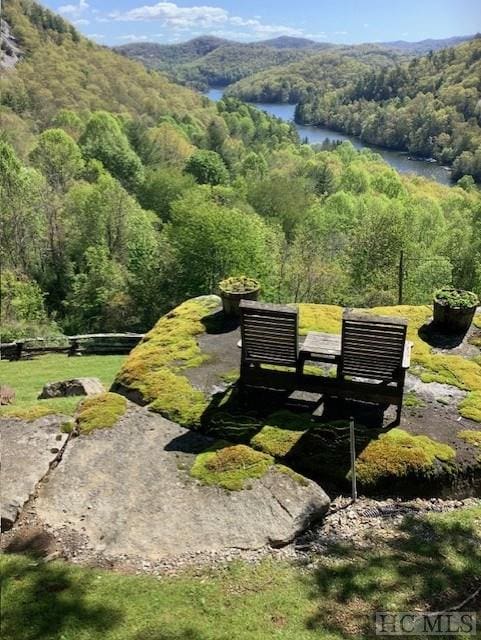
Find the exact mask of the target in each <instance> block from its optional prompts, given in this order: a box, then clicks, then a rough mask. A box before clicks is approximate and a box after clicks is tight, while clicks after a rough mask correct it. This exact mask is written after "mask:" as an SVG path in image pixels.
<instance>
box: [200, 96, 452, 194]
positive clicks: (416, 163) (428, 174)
mask: <svg viewBox="0 0 481 640" xmlns="http://www.w3.org/2000/svg"><path fill="white" fill-rule="evenodd" d="M223 91H224V90H223V89H219V88H211V89H210V90H209V91H208V93H207V94H206V95H207V96H208V97H209V98H210V99H211V100H214V101H216V102H217V100H220V99H221V98H222V94H223ZM249 104H252V105H253V106H254V107H257V108H258V109H262V110H263V111H266V112H267V113H270V114H271V115H273V116H276V117H277V118H281V120H284V121H285V122H294V111H295V108H296V105H294V104H271V103H264V102H256V103H254V102H250V103H249ZM294 124H295V127H296V129H297V131H298V133H299V136H300V138H301V140H305V139H306V138H307V140H308V141H309V143H311V144H321V143H322V142H324V140H326V138H329V140H341V141H344V140H349V142H351V143H352V144H353V145H354V147H356V149H365V148H366V147H367V148H368V149H372V150H373V151H375V152H376V153H378V154H379V155H380V156H382V157H383V158H384V160H385V161H386V162H387V163H388V164H390V165H391V166H392V167H394V169H397V170H398V171H400V172H401V173H416V174H417V175H419V176H424V177H425V178H429V179H430V180H436V182H440V183H441V184H446V185H450V184H451V181H450V177H451V172H450V171H449V169H447V168H446V167H442V166H441V165H439V164H437V163H435V162H426V161H425V160H409V158H408V154H407V153H404V152H402V151H392V150H390V149H385V148H384V147H376V146H375V145H372V144H367V143H365V142H361V140H359V138H356V136H349V135H347V134H344V133H340V132H339V131H334V130H333V129H327V128H326V127H312V126H305V125H302V124H297V123H294Z"/></svg>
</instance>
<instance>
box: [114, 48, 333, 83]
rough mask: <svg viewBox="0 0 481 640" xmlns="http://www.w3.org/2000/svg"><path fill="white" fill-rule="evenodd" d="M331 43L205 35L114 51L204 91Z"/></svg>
mask: <svg viewBox="0 0 481 640" xmlns="http://www.w3.org/2000/svg"><path fill="white" fill-rule="evenodd" d="M333 46H334V45H329V44H320V43H316V42H314V41H310V40H304V39H302V38H275V39H272V40H266V41H264V42H251V43H241V42H230V41H228V40H221V39H219V38H212V37H210V36H209V37H202V38H194V39H193V40H190V41H188V42H185V43H182V44H174V45H158V44H154V43H148V42H146V43H133V44H126V45H122V46H120V47H116V49H115V50H116V51H117V52H119V53H122V54H123V55H125V56H127V57H129V58H134V59H136V60H139V61H141V62H143V63H144V64H145V65H146V66H147V67H149V68H152V69H157V70H160V71H164V72H167V73H168V74H169V76H170V77H171V78H172V79H174V80H175V81H177V82H181V83H183V84H187V85H191V86H194V87H196V88H198V89H202V90H205V89H207V87H208V86H225V85H228V84H231V83H232V82H236V81H237V80H240V79H241V78H244V77H246V76H250V75H252V74H254V73H257V72H258V71H263V70H264V69H268V68H271V67H277V66H279V65H284V64H287V63H289V62H294V61H299V60H303V59H305V58H306V57H309V56H310V55H313V54H314V53H315V52H316V51H319V49H322V48H331V47H333Z"/></svg>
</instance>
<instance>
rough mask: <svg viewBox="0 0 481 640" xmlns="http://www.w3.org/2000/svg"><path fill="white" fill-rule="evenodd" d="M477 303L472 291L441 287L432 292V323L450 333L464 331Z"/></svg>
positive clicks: (468, 325)
mask: <svg viewBox="0 0 481 640" xmlns="http://www.w3.org/2000/svg"><path fill="white" fill-rule="evenodd" d="M478 304H479V298H478V296H477V295H476V294H475V293H474V292H473V291H464V290H463V289H455V288H453V287H443V288H442V289H439V290H438V291H436V293H435V294H434V323H435V324H436V325H437V326H439V327H440V328H442V329H443V330H445V331H448V332H451V333H465V332H466V331H467V330H468V329H469V327H470V326H471V322H472V321H473V317H474V314H475V312H476V307H477V305H478Z"/></svg>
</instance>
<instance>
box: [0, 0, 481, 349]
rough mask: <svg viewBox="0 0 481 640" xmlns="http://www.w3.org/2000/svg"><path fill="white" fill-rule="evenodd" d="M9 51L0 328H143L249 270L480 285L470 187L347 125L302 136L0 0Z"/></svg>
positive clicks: (4, 82)
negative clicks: (387, 151) (419, 166)
mask: <svg viewBox="0 0 481 640" xmlns="http://www.w3.org/2000/svg"><path fill="white" fill-rule="evenodd" d="M4 17H5V19H6V20H7V22H8V24H9V25H10V27H11V29H12V31H13V33H14V34H15V36H16V38H17V43H18V46H19V48H20V49H21V51H22V52H23V53H22V55H21V59H20V62H18V64H17V65H16V66H15V68H12V69H9V70H7V71H3V72H2V77H1V80H0V95H1V104H0V127H1V134H0V214H1V217H2V225H1V231H0V233H1V236H0V241H1V249H2V256H1V258H2V282H1V286H2V290H1V294H2V330H3V334H2V340H8V339H10V338H15V337H19V336H21V335H32V333H33V334H35V335H41V334H51V333H52V332H55V331H67V332H77V331H94V330H127V329H138V330H144V329H147V328H149V327H150V326H151V325H152V324H153V322H154V321H155V320H156V319H157V318H158V316H159V315H160V314H161V313H163V312H165V311H166V310H167V309H169V308H172V307H173V306H174V305H175V304H177V303H178V302H180V301H182V300H184V299H185V298H187V297H190V296H194V295H199V294H204V293H209V292H212V291H215V290H216V286H217V283H218V281H219V280H220V279H222V278H223V277H226V276H231V275H240V274H243V273H244V274H247V275H250V276H253V277H257V278H259V279H260V280H261V283H262V295H263V297H264V299H266V300H272V301H307V302H309V301H312V302H323V303H336V304H337V303H340V304H348V305H359V306H362V305H374V304H389V303H392V302H395V301H396V296H397V271H398V260H399V254H400V251H401V250H404V252H405V256H406V265H407V273H406V285H405V300H406V302H412V303H422V302H428V301H429V300H430V298H431V294H432V291H433V290H434V289H435V288H437V287H438V286H440V285H443V284H445V283H449V282H453V283H454V284H455V285H459V286H463V287H465V288H469V289H473V290H475V291H477V292H478V293H481V267H480V265H481V194H480V192H479V190H478V189H477V188H476V187H475V186H474V184H473V181H472V179H469V178H463V179H462V180H461V181H460V183H459V186H456V187H453V188H448V187H444V186H441V185H439V184H436V183H432V182H429V181H426V180H424V179H422V178H415V177H405V176H400V175H399V174H398V173H396V172H395V171H394V170H393V169H391V168H390V167H388V166H387V165H386V164H385V163H384V162H383V161H382V159H381V158H380V157H379V156H377V155H376V154H374V153H372V152H370V151H367V150H364V151H362V152H357V151H355V149H354V148H353V147H352V146H351V145H350V144H348V143H345V144H342V145H340V146H338V147H336V148H334V149H332V150H328V149H325V150H316V149H313V148H312V147H310V146H308V145H302V144H300V142H299V140H298V137H297V134H296V131H295V129H294V128H293V127H291V126H290V125H288V124H286V123H284V122H282V121H280V120H276V119H274V118H271V117H269V116H267V115H266V114H265V113H263V112H261V111H259V110H257V109H255V108H252V107H249V106H248V105H246V104H243V103H241V102H239V101H238V100H237V99H234V98H225V99H224V100H222V101H220V102H219V103H217V104H214V103H212V102H210V101H209V100H207V99H206V98H205V97H202V96H201V95H199V94H197V93H195V92H193V91H191V90H189V89H187V88H185V87H181V86H178V85H174V84H172V83H170V82H169V81H168V80H167V79H166V78H164V77H163V76H161V75H159V74H158V73H156V72H153V71H147V70H146V69H145V68H144V67H142V66H141V65H140V64H138V63H136V62H133V61H131V60H128V59H126V58H125V57H123V56H120V55H118V54H116V53H115V52H113V51H110V50H108V49H106V48H104V47H100V46H97V45H95V44H93V43H91V42H89V41H88V40H87V39H85V38H83V37H82V36H80V35H79V34H78V33H77V32H76V31H75V29H73V27H71V26H70V25H69V24H68V23H66V22H65V21H63V20H62V19H60V18H59V17H58V16H56V15H55V14H53V13H51V12H49V11H47V10H45V9H42V8H41V7H40V6H39V5H37V4H35V3H33V2H31V0H7V2H6V3H5V6H4Z"/></svg>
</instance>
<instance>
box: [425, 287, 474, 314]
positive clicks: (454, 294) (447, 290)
mask: <svg viewBox="0 0 481 640" xmlns="http://www.w3.org/2000/svg"><path fill="white" fill-rule="evenodd" d="M434 299H435V300H436V302H439V304H442V305H443V306H446V307H451V308H453V309H470V308H472V307H476V306H477V305H478V304H479V298H478V296H477V295H476V294H475V293H473V292H472V291H463V290H462V289H454V288H453V287H443V288H442V289H438V291H436V293H435V294H434Z"/></svg>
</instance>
